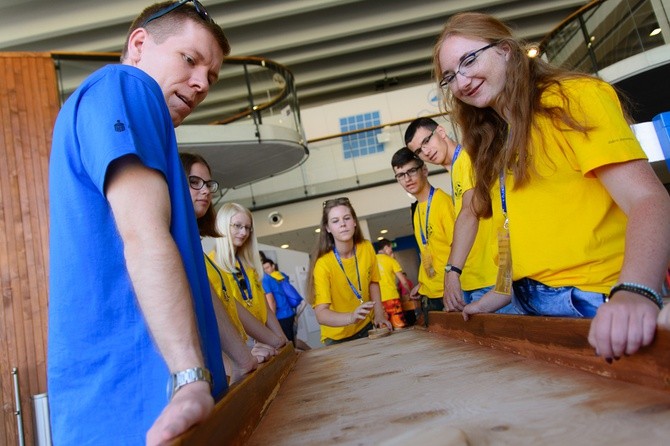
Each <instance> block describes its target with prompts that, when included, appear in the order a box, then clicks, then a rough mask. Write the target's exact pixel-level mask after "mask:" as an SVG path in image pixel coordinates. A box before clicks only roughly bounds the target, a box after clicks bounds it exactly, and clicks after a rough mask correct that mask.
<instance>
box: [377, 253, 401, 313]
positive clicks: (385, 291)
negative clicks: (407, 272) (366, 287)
mask: <svg viewBox="0 0 670 446" xmlns="http://www.w3.org/2000/svg"><path fill="white" fill-rule="evenodd" d="M377 265H379V289H380V290H381V293H382V302H386V301H387V300H392V299H399V298H400V293H398V287H397V286H396V284H395V280H396V277H397V275H396V274H397V273H399V272H401V271H402V267H401V266H400V263H398V261H397V260H396V259H394V258H393V257H391V256H389V255H386V254H377Z"/></svg>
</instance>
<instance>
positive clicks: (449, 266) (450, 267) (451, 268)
mask: <svg viewBox="0 0 670 446" xmlns="http://www.w3.org/2000/svg"><path fill="white" fill-rule="evenodd" d="M452 271H453V272H455V273H456V274H458V275H459V276H460V275H461V274H463V270H462V269H460V268H458V267H455V266H454V265H452V264H451V263H447V265H446V266H445V267H444V272H446V273H449V272H452Z"/></svg>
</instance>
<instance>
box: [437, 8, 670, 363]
mask: <svg viewBox="0 0 670 446" xmlns="http://www.w3.org/2000/svg"><path fill="white" fill-rule="evenodd" d="M525 49H526V47H525V44H524V43H523V42H521V41H520V40H518V39H516V38H515V37H514V36H513V35H512V32H511V29H510V28H509V27H508V26H506V25H505V24H504V23H502V22H500V21H499V20H498V19H496V18H494V17H492V16H490V15H486V14H480V13H461V14H456V15H454V16H452V17H451V18H450V19H449V21H448V22H447V23H446V25H445V27H444V29H443V31H442V33H441V35H440V37H439V39H438V42H437V43H436V45H435V48H434V52H433V55H434V60H433V62H434V71H435V74H436V76H437V78H438V79H439V84H440V86H441V87H442V90H441V91H442V93H443V95H442V96H443V105H444V107H445V110H446V111H447V112H448V113H450V115H451V116H452V117H453V119H454V122H455V123H456V124H457V125H458V127H459V128H460V129H461V131H462V133H463V136H462V141H463V146H464V147H465V148H466V150H467V151H468V153H469V154H470V156H471V158H472V164H473V166H474V174H475V187H474V200H473V202H474V209H475V213H476V214H477V215H478V216H479V217H488V216H491V215H493V218H494V221H495V222H497V224H498V229H499V230H500V234H501V240H502V242H503V243H501V247H503V248H505V249H504V250H501V252H502V253H504V257H506V258H507V260H508V262H507V265H508V271H507V272H508V274H507V275H506V276H505V277H504V278H503V279H505V280H504V281H513V283H512V286H513V287H514V304H515V306H516V307H518V308H522V309H523V311H524V312H525V313H528V314H543V315H554V316H574V317H593V321H592V323H591V329H590V332H589V341H590V343H591V345H593V346H594V347H595V350H596V354H598V355H601V356H603V357H604V358H606V359H608V360H611V359H612V358H616V357H619V356H621V355H623V354H633V353H635V352H636V351H637V350H638V349H639V348H640V347H642V346H644V345H648V344H649V343H651V342H652V340H653V338H654V332H655V328H656V320H657V317H658V316H659V312H660V311H661V309H662V307H663V301H662V299H661V297H660V294H659V291H660V289H661V283H662V280H663V276H664V273H665V269H666V268H667V265H668V262H669V261H670V243H668V240H670V225H668V215H670V198H669V197H668V193H667V191H666V190H665V188H664V187H663V185H662V184H661V183H660V181H659V180H658V178H657V177H656V175H655V174H654V172H653V170H652V169H651V166H650V165H649V163H648V162H647V160H646V156H645V154H644V152H643V151H642V149H641V147H640V145H639V143H638V142H637V140H636V139H635V136H634V135H633V133H632V131H631V129H630V127H629V126H628V123H627V121H626V119H625V114H624V112H623V110H622V107H621V104H620V102H619V100H618V98H617V94H616V92H615V91H614V89H613V88H612V87H611V86H610V85H609V84H607V83H605V82H603V81H602V80H599V79H597V78H594V77H590V76H586V75H583V74H580V73H573V72H568V71H565V70H563V69H560V68H557V67H552V66H551V65H549V64H547V63H546V62H545V61H543V60H542V58H540V57H537V58H530V57H528V56H527V54H526V51H525ZM508 254H509V255H508ZM509 259H511V261H509ZM488 297H493V299H487V298H488ZM503 303H506V302H505V301H504V300H499V299H497V296H488V295H487V296H484V297H483V298H482V299H480V300H479V301H478V302H476V303H475V304H472V305H473V306H474V308H472V309H470V310H471V311H472V312H479V311H490V310H491V309H495V308H496V307H498V306H499V305H501V304H503ZM465 310H466V311H468V309H467V308H466V309H465ZM666 312H667V310H664V311H663V313H662V314H666ZM661 318H663V316H661Z"/></svg>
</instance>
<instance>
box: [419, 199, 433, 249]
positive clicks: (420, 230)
mask: <svg viewBox="0 0 670 446" xmlns="http://www.w3.org/2000/svg"><path fill="white" fill-rule="evenodd" d="M434 193H435V188H434V187H433V186H430V192H429V193H428V204H426V233H425V234H424V233H423V224H422V223H421V212H419V232H420V233H421V242H422V243H423V245H424V246H426V244H427V243H428V237H427V236H428V217H429V216H430V203H431V202H432V201H433V194H434Z"/></svg>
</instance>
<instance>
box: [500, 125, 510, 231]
mask: <svg viewBox="0 0 670 446" xmlns="http://www.w3.org/2000/svg"><path fill="white" fill-rule="evenodd" d="M511 139H512V131H511V130H510V128H509V126H507V146H509V143H510V141H511ZM506 190H507V188H506V187H505V167H503V168H502V170H501V171H500V202H501V204H502V211H503V217H505V223H504V224H503V228H505V229H507V228H508V227H509V218H508V217H507V194H506Z"/></svg>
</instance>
